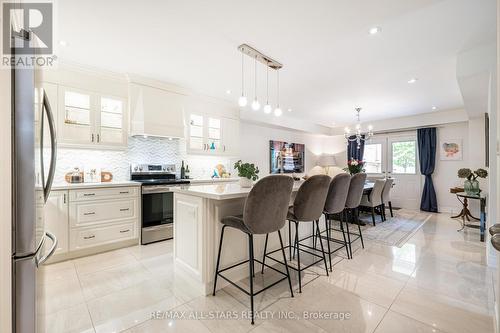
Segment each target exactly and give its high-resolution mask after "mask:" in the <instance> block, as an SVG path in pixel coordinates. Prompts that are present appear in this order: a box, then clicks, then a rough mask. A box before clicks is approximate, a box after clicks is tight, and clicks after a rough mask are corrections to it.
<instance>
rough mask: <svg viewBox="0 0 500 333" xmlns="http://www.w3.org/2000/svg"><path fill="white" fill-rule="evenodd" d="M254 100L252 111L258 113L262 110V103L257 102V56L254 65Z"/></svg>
mask: <svg viewBox="0 0 500 333" xmlns="http://www.w3.org/2000/svg"><path fill="white" fill-rule="evenodd" d="M254 80H255V81H254V98H253V102H252V110H254V111H258V110H259V109H260V103H259V101H258V100H257V56H255V64H254Z"/></svg>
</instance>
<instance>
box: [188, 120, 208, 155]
mask: <svg viewBox="0 0 500 333" xmlns="http://www.w3.org/2000/svg"><path fill="white" fill-rule="evenodd" d="M205 148H206V143H205V138H204V117H203V116H201V115H197V114H191V115H190V116H189V149H190V150H205Z"/></svg>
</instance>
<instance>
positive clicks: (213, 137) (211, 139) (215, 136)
mask: <svg viewBox="0 0 500 333" xmlns="http://www.w3.org/2000/svg"><path fill="white" fill-rule="evenodd" d="M207 128H208V136H207V144H208V150H212V151H214V150H220V148H221V121H220V119H218V118H211V117H210V118H208V126H207Z"/></svg>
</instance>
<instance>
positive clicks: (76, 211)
mask: <svg viewBox="0 0 500 333" xmlns="http://www.w3.org/2000/svg"><path fill="white" fill-rule="evenodd" d="M138 202H139V200H138V199H137V198H129V199H120V200H98V201H88V202H87V201H86V202H70V204H69V214H70V218H69V221H70V226H71V228H77V227H84V226H89V225H99V224H107V223H114V222H120V221H121V220H126V219H127V220H128V219H137V218H138V206H139V205H138Z"/></svg>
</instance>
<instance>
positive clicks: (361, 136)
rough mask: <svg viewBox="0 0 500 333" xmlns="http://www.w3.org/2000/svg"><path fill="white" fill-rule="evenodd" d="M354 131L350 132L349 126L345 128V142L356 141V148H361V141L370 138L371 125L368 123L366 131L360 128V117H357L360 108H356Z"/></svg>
mask: <svg viewBox="0 0 500 333" xmlns="http://www.w3.org/2000/svg"><path fill="white" fill-rule="evenodd" d="M355 110H356V120H357V122H356V132H355V133H353V134H351V129H350V128H349V127H346V128H345V133H344V137H345V139H346V142H347V143H349V142H353V141H356V143H357V149H360V148H361V141H366V140H368V139H370V138H371V137H372V136H373V126H372V125H368V131H367V132H363V131H362V128H361V119H360V117H359V113H360V112H361V108H356V109H355Z"/></svg>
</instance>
